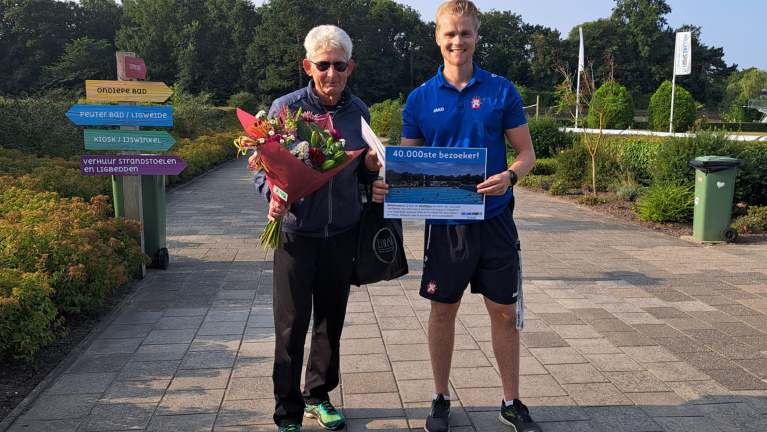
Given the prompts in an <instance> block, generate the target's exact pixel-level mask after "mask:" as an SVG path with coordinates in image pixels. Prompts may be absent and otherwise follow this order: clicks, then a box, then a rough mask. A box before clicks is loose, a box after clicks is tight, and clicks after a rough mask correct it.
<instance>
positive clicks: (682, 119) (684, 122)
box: [647, 81, 696, 132]
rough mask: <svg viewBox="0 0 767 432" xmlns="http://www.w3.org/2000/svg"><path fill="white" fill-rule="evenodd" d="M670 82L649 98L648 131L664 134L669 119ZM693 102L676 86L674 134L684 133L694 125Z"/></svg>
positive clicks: (689, 96) (688, 94)
mask: <svg viewBox="0 0 767 432" xmlns="http://www.w3.org/2000/svg"><path fill="white" fill-rule="evenodd" d="M671 87H672V85H671V81H665V82H663V84H661V86H660V87H658V90H657V91H656V92H655V94H653V95H652V98H650V106H649V108H648V109H647V121H648V123H649V124H650V129H651V130H654V131H660V132H665V131H667V130H668V129H669V121H670V118H671V90H672V88H671ZM695 109H696V107H695V100H694V99H693V98H692V96H691V95H690V93H689V92H688V91H687V90H685V89H684V88H682V86H679V85H677V86H676V89H675V90H674V132H686V131H687V130H689V129H690V127H692V125H693V124H694V123H695Z"/></svg>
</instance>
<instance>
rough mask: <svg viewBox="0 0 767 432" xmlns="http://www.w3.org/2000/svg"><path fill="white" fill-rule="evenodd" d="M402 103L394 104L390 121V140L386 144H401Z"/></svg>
mask: <svg viewBox="0 0 767 432" xmlns="http://www.w3.org/2000/svg"><path fill="white" fill-rule="evenodd" d="M402 108H404V106H403V105H402V104H399V103H398V104H392V107H391V114H390V115H391V122H390V123H389V134H388V135H389V141H387V142H386V145H400V143H401V142H402Z"/></svg>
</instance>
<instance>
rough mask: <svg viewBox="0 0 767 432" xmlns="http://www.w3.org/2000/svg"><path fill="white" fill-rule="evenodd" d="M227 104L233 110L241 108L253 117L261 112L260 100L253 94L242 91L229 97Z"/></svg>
mask: <svg viewBox="0 0 767 432" xmlns="http://www.w3.org/2000/svg"><path fill="white" fill-rule="evenodd" d="M226 104H227V106H230V107H232V108H239V109H241V110H244V111H247V112H248V113H250V114H253V115H256V113H258V111H259V103H258V98H257V97H256V95H254V94H253V93H249V92H246V91H241V92H239V93H235V94H233V95H232V96H230V97H229V100H228V101H227V102H226Z"/></svg>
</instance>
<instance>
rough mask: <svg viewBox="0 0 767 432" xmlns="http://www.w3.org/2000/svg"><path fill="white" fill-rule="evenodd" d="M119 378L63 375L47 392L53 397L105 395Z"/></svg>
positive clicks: (113, 375)
mask: <svg viewBox="0 0 767 432" xmlns="http://www.w3.org/2000/svg"><path fill="white" fill-rule="evenodd" d="M116 376H117V374H116V373H113V372H106V373H80V374H63V375H61V376H60V377H59V378H58V379H57V380H56V382H55V383H54V384H53V385H52V386H51V388H50V389H48V390H47V392H46V393H47V394H51V395H56V394H58V395H72V394H83V393H103V392H105V391H106V389H107V387H109V385H110V384H111V383H112V381H113V380H114V379H115V377H116Z"/></svg>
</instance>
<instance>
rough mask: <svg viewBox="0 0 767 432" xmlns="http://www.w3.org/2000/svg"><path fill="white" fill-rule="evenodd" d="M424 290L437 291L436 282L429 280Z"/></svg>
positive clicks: (432, 292) (430, 292) (428, 291)
mask: <svg viewBox="0 0 767 432" xmlns="http://www.w3.org/2000/svg"><path fill="white" fill-rule="evenodd" d="M426 292H427V293H429V294H434V293H435V292H437V283H436V282H434V281H431V282H429V283H428V284H427V285H426Z"/></svg>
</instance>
